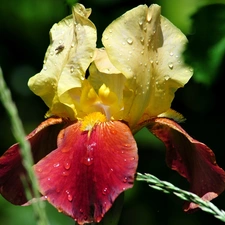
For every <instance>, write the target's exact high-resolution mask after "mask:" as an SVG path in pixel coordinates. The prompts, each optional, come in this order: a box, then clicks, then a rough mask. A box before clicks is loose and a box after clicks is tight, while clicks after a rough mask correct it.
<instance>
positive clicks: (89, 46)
mask: <svg viewBox="0 0 225 225" xmlns="http://www.w3.org/2000/svg"><path fill="white" fill-rule="evenodd" d="M72 12H73V14H72V15H71V16H68V17H66V18H65V19H63V20H62V21H60V22H59V23H58V24H55V25H53V27H52V29H51V30H50V38H51V43H50V46H49V47H48V50H47V52H46V55H45V59H44V65H43V69H42V70H41V72H40V73H38V74H36V75H35V76H34V77H32V78H30V80H29V82H28V85H29V87H30V89H31V90H32V91H33V92H34V93H35V94H36V95H38V96H40V97H41V98H42V99H43V100H44V102H45V103H46V105H47V106H48V107H49V111H48V113H47V116H51V115H57V116H61V117H69V118H71V119H74V118H75V117H76V115H77V111H76V108H75V102H76V100H77V98H76V97H77V96H74V95H72V94H71V92H72V93H73V94H74V92H76V93H79V90H76V91H75V89H79V88H81V86H82V81H83V80H84V78H85V73H86V70H87V68H88V67H89V65H90V63H91V61H92V60H93V55H94V50H95V48H96V39H97V35H96V28H95V26H94V24H93V23H92V22H91V21H90V20H89V19H88V17H89V15H90V13H91V10H90V9H85V7H84V6H83V5H81V4H76V5H75V6H74V7H73V9H72Z"/></svg>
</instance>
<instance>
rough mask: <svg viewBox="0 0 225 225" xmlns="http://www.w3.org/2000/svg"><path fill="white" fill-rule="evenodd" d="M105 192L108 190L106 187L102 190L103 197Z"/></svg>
mask: <svg viewBox="0 0 225 225" xmlns="http://www.w3.org/2000/svg"><path fill="white" fill-rule="evenodd" d="M107 190H108V188H107V187H106V188H104V189H103V190H102V194H103V195H106V193H107Z"/></svg>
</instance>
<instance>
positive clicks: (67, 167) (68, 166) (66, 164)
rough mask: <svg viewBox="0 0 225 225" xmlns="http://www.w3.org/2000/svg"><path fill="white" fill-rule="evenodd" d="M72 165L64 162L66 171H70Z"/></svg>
mask: <svg viewBox="0 0 225 225" xmlns="http://www.w3.org/2000/svg"><path fill="white" fill-rule="evenodd" d="M70 166H71V163H70V162H64V168H65V169H66V170H68V169H70Z"/></svg>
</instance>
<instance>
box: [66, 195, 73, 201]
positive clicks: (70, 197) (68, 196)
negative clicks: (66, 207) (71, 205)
mask: <svg viewBox="0 0 225 225" xmlns="http://www.w3.org/2000/svg"><path fill="white" fill-rule="evenodd" d="M67 199H68V201H70V202H72V200H73V196H72V195H71V194H68V195H67Z"/></svg>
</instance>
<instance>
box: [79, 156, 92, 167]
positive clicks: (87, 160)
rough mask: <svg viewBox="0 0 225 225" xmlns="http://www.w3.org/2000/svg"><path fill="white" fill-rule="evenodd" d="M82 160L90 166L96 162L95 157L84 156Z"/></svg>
mask: <svg viewBox="0 0 225 225" xmlns="http://www.w3.org/2000/svg"><path fill="white" fill-rule="evenodd" d="M81 162H82V163H83V164H85V165H86V166H90V165H92V163H93V162H94V158H93V157H83V158H82V160H81Z"/></svg>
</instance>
